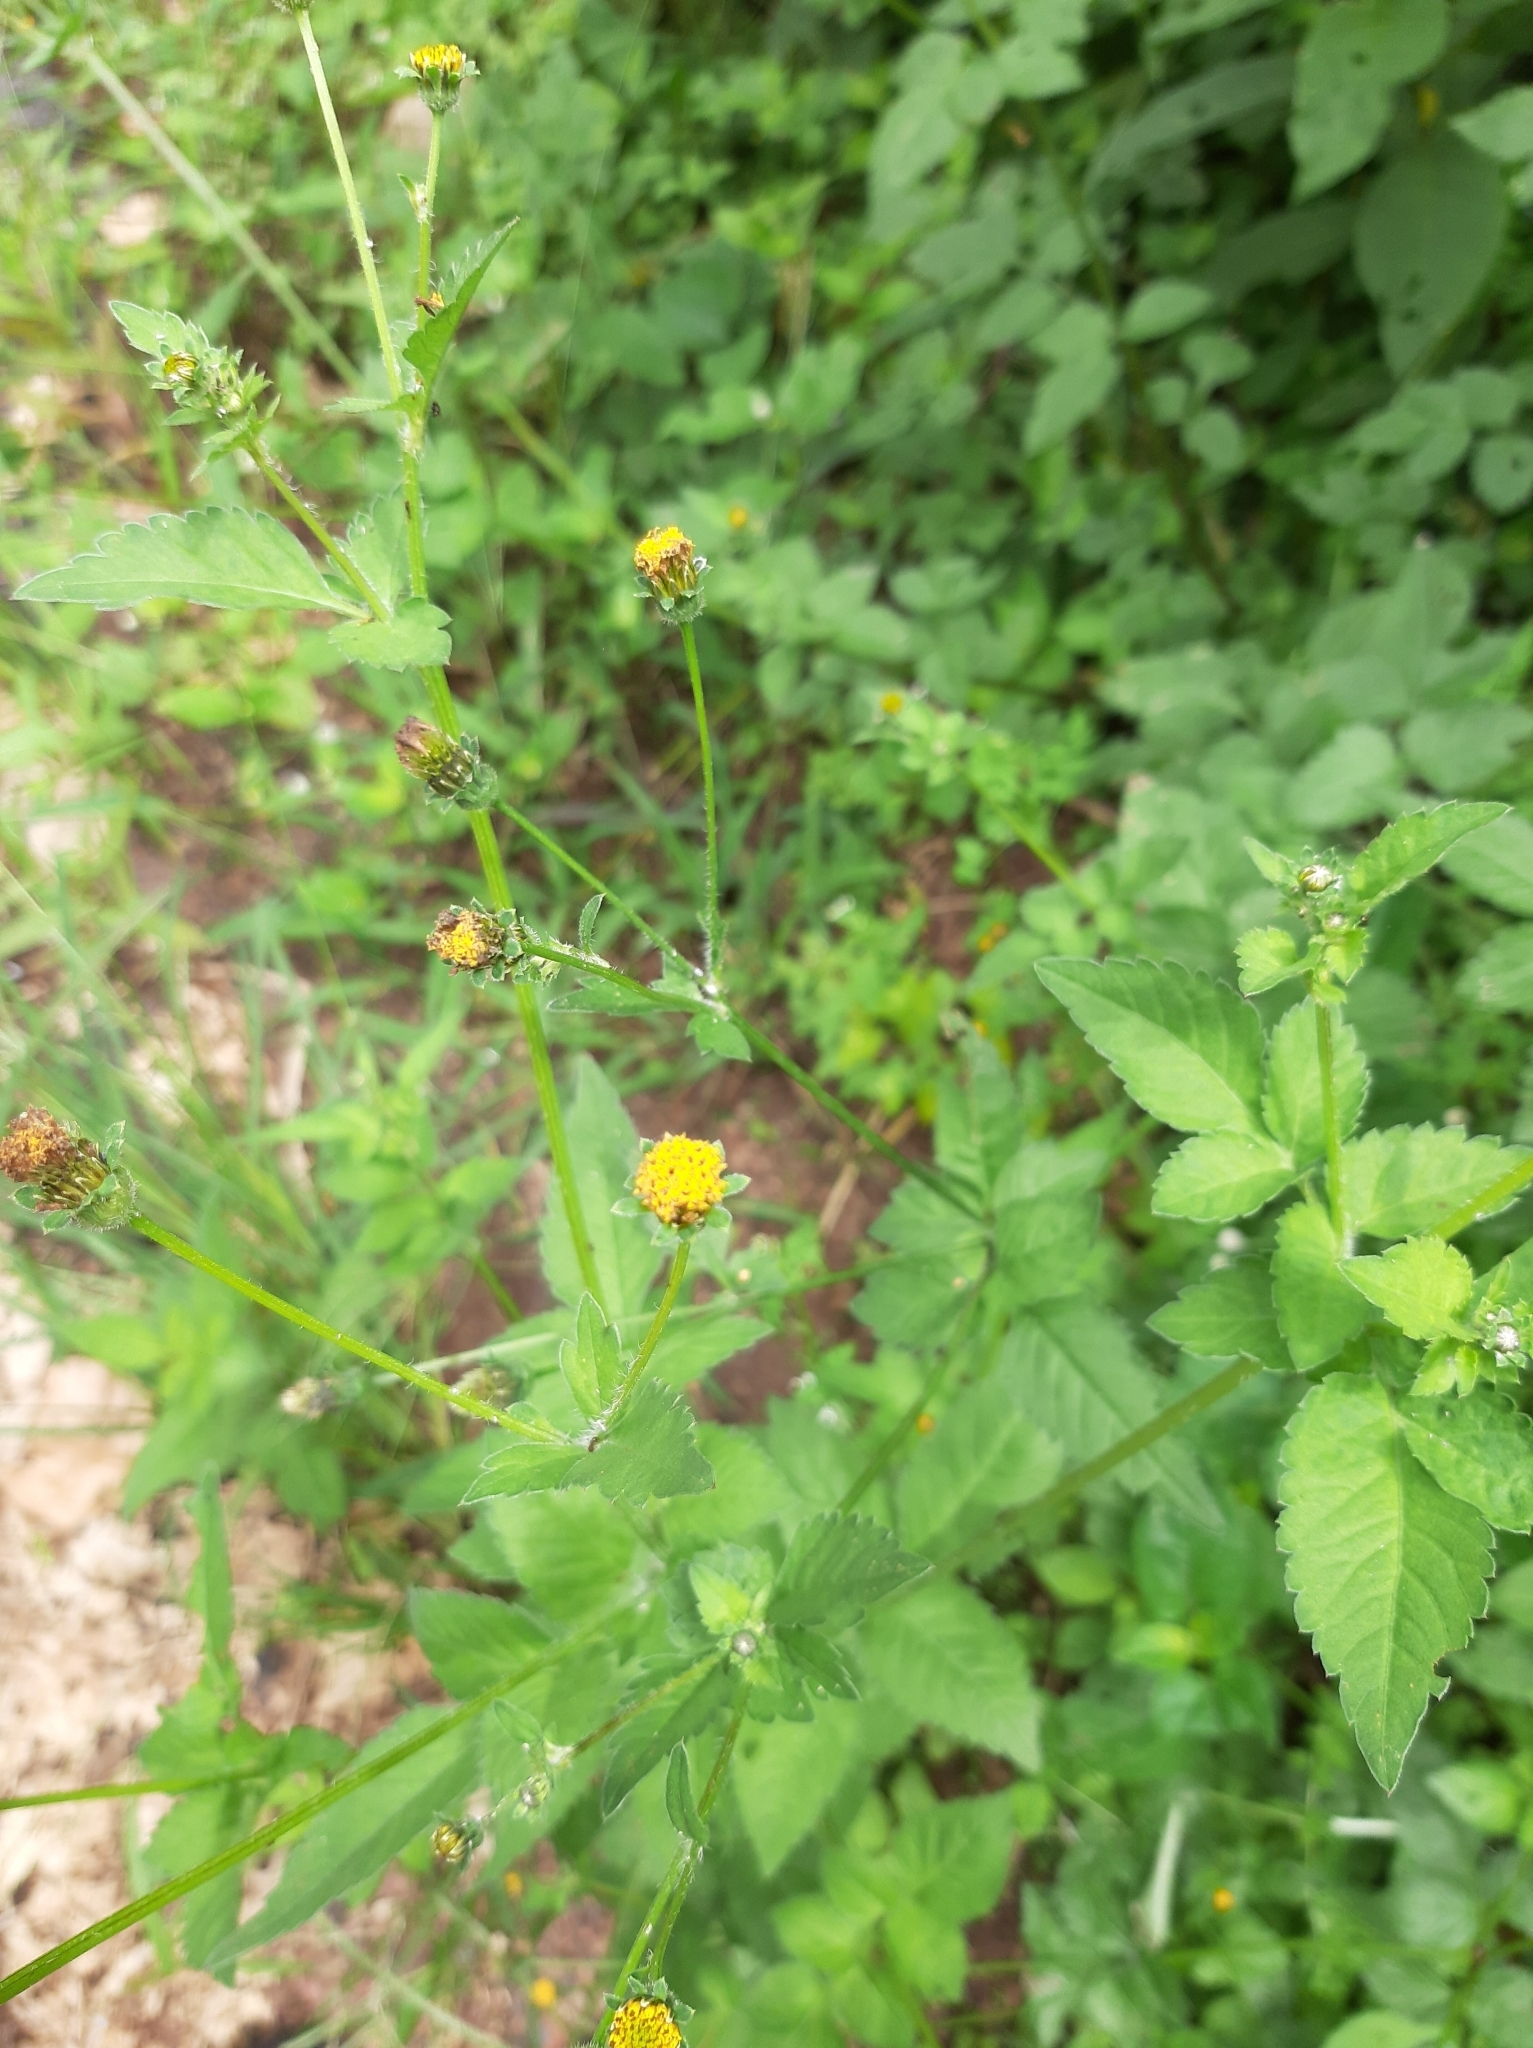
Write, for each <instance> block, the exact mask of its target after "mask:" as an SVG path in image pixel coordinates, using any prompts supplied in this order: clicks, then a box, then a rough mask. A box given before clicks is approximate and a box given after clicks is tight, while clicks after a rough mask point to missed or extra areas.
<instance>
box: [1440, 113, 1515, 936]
mask: <svg viewBox="0 0 1533 2048" xmlns="http://www.w3.org/2000/svg"><path fill="white" fill-rule="evenodd" d="M1527 90H1528V92H1529V94H1530V96H1533V86H1529V87H1528V88H1527ZM1443 866H1444V868H1446V870H1447V871H1448V873H1449V874H1450V875H1452V877H1453V879H1454V881H1455V882H1462V883H1463V885H1464V887H1465V888H1466V889H1472V890H1473V891H1474V893H1475V895H1476V896H1483V897H1484V898H1485V900H1486V902H1487V903H1494V904H1495V906H1496V908H1497V909H1498V910H1509V911H1511V913H1512V915H1513V916H1514V917H1533V825H1530V824H1529V823H1528V821H1527V819H1526V818H1524V817H1521V816H1519V814H1518V813H1517V812H1516V811H1508V812H1506V813H1505V815H1504V816H1502V817H1500V818H1495V819H1493V820H1492V821H1491V823H1490V824H1488V825H1484V826H1482V827H1481V828H1480V830H1479V831H1478V832H1476V833H1475V834H1474V835H1473V837H1471V838H1466V839H1465V840H1463V841H1462V842H1461V844H1459V845H1458V846H1455V847H1454V848H1453V849H1452V851H1451V852H1450V853H1448V854H1447V855H1445V856H1444V859H1443Z"/></svg>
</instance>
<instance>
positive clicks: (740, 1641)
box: [729, 1628, 761, 1657]
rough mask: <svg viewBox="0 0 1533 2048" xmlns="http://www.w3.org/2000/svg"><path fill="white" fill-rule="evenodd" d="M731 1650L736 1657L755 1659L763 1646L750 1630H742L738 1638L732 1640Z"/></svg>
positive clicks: (734, 1637)
mask: <svg viewBox="0 0 1533 2048" xmlns="http://www.w3.org/2000/svg"><path fill="white" fill-rule="evenodd" d="M729 1648H730V1651H731V1654H732V1655H734V1656H736V1657H754V1656H755V1654H756V1652H757V1651H758V1650H759V1649H760V1648H761V1644H760V1642H759V1641H758V1640H757V1638H756V1637H755V1636H754V1635H752V1633H751V1631H750V1630H749V1629H748V1628H742V1629H741V1631H740V1633H739V1634H738V1635H737V1636H733V1637H731V1638H730V1644H729Z"/></svg>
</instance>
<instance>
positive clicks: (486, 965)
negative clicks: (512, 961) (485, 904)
mask: <svg viewBox="0 0 1533 2048" xmlns="http://www.w3.org/2000/svg"><path fill="white" fill-rule="evenodd" d="M426 946H427V949H428V951H430V952H432V953H435V954H436V956H437V958H438V959H439V960H445V961H446V963H447V965H448V968H449V969H450V970H451V972H452V973H454V974H486V973H493V970H494V969H495V968H496V967H504V964H505V958H506V933H505V928H504V926H503V925H502V924H501V922H500V920H499V918H497V917H492V916H491V914H490V913H489V911H487V910H478V909H470V910H464V909H463V908H462V907H461V906H460V905H459V904H456V903H455V904H453V906H452V908H451V909H450V910H444V911H443V912H442V914H441V916H440V917H438V919H437V921H436V923H435V925H434V926H433V927H432V929H431V932H430V935H429V936H428V938H427V940H426Z"/></svg>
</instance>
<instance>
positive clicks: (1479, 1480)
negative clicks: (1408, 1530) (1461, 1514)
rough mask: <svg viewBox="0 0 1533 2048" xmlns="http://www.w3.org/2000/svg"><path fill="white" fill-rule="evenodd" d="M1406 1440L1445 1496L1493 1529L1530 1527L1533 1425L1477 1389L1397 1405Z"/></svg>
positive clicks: (1496, 1397)
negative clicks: (1462, 1503)
mask: <svg viewBox="0 0 1533 2048" xmlns="http://www.w3.org/2000/svg"><path fill="white" fill-rule="evenodd" d="M1400 1413H1401V1416H1402V1418H1403V1421H1404V1427H1405V1435H1406V1440H1407V1441H1408V1442H1409V1444H1410V1447H1411V1449H1412V1450H1413V1451H1414V1452H1415V1453H1416V1456H1417V1457H1418V1458H1419V1459H1420V1460H1421V1462H1422V1464H1423V1465H1425V1466H1426V1468H1427V1470H1428V1471H1429V1472H1430V1473H1431V1475H1432V1477H1433V1478H1434V1479H1435V1480H1436V1481H1437V1483H1438V1485H1439V1486H1441V1487H1442V1488H1443V1489H1444V1491H1445V1492H1448V1493H1451V1494H1454V1495H1455V1496H1456V1497H1457V1498H1458V1499H1459V1500H1463V1501H1467V1502H1468V1503H1469V1505H1470V1506H1471V1507H1472V1508H1478V1509H1479V1511H1480V1513H1481V1514H1482V1515H1483V1516H1484V1517H1485V1519H1486V1521H1487V1522H1491V1523H1494V1525H1495V1526H1496V1528H1498V1529H1519V1530H1524V1531H1525V1530H1527V1529H1528V1528H1530V1527H1533V1421H1530V1420H1529V1418H1528V1417H1527V1416H1526V1415H1524V1414H1523V1412H1522V1410H1521V1409H1520V1408H1515V1407H1513V1405H1512V1403H1511V1402H1510V1401H1509V1400H1508V1399H1507V1398H1506V1396H1505V1395H1504V1394H1499V1393H1497V1392H1496V1391H1495V1389H1494V1388H1492V1387H1487V1386H1478V1387H1476V1388H1475V1390H1474V1392H1473V1393H1472V1394H1467V1395H1465V1397H1464V1398H1463V1399H1462V1400H1459V1399H1458V1398H1457V1397H1456V1396H1453V1395H1449V1396H1446V1397H1445V1398H1444V1399H1442V1400H1438V1401H1416V1400H1404V1401H1402V1402H1401V1403H1400Z"/></svg>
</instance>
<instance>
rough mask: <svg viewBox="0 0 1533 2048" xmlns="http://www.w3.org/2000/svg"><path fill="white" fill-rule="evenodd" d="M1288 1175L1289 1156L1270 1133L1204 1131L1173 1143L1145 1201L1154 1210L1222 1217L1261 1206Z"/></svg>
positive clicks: (1201, 1219) (1213, 1219)
mask: <svg viewBox="0 0 1533 2048" xmlns="http://www.w3.org/2000/svg"><path fill="white" fill-rule="evenodd" d="M1293 1179H1294V1166H1293V1161H1292V1160H1291V1159H1290V1158H1289V1156H1288V1154H1287V1153H1286V1152H1285V1151H1284V1150H1283V1148H1282V1146H1281V1145H1275V1144H1274V1143H1273V1142H1272V1140H1271V1139H1270V1138H1267V1137H1261V1138H1258V1137H1255V1136H1253V1135H1251V1134H1250V1133H1248V1132H1245V1131H1206V1132H1202V1133H1200V1134H1199V1135H1198V1136H1196V1137H1192V1138H1189V1139H1187V1141H1186V1143H1185V1144H1182V1145H1178V1146H1177V1148H1176V1150H1175V1151H1174V1152H1173V1153H1172V1154H1171V1157H1170V1158H1169V1159H1168V1160H1166V1162H1165V1164H1164V1165H1163V1166H1162V1167H1161V1169H1160V1172H1159V1173H1158V1174H1157V1175H1156V1176H1155V1186H1154V1189H1153V1191H1152V1194H1151V1197H1150V1206H1151V1208H1152V1209H1153V1210H1154V1211H1155V1213H1156V1215H1157V1216H1188V1217H1190V1218H1191V1219H1192V1220H1193V1221H1194V1222H1195V1223H1226V1222H1228V1221H1230V1219H1231V1218H1233V1217H1236V1216H1249V1215H1250V1214H1251V1213H1252V1211H1253V1210H1256V1209H1260V1208H1263V1207H1265V1205H1266V1204H1267V1203H1268V1202H1270V1201H1271V1200H1272V1198H1273V1196H1274V1195H1280V1194H1281V1193H1282V1192H1283V1190H1284V1188H1286V1187H1288V1186H1289V1185H1290V1183H1291V1182H1292V1181H1293Z"/></svg>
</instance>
